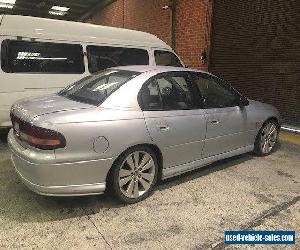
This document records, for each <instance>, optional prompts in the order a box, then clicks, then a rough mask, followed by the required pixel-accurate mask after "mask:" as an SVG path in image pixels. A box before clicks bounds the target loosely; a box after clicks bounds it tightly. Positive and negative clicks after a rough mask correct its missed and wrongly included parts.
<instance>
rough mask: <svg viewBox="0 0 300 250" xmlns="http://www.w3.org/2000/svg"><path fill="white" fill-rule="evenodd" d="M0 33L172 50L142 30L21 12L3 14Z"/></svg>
mask: <svg viewBox="0 0 300 250" xmlns="http://www.w3.org/2000/svg"><path fill="white" fill-rule="evenodd" d="M0 35H1V36H18V37H24V38H36V39H49V40H60V41H72V42H83V43H92V44H94V43H95V44H98V43H101V44H104V43H106V44H115V45H119V46H122V45H132V46H136V47H152V48H161V49H166V50H170V51H171V50H172V49H171V47H170V46H169V45H167V44H166V43H165V42H163V41H162V40H161V39H159V38H158V37H156V36H155V35H152V34H149V33H146V32H142V31H136V30H129V29H124V28H116V27H108V26H101V25H95V24H89V23H80V22H71V21H64V20H56V19H47V18H40V17H30V16H20V15H1V16H0Z"/></svg>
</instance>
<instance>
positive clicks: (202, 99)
mask: <svg viewBox="0 0 300 250" xmlns="http://www.w3.org/2000/svg"><path fill="white" fill-rule="evenodd" d="M11 119H12V124H13V129H12V130H11V131H10V133H9V136H8V143H9V146H10V149H11V152H12V157H11V158H12V162H13V164H14V166H15V169H16V172H17V173H18V175H19V176H20V178H21V180H22V181H23V182H24V184H25V185H26V186H28V187H29V188H30V189H31V190H33V191H35V192H37V193H39V194H43V195H51V196H73V195H74V196H75V195H91V194H100V193H103V192H104V191H105V190H106V189H111V190H112V191H113V193H114V194H115V195H116V196H117V197H118V198H119V199H121V200H122V201H123V202H127V203H133V202H137V201H140V200H142V199H144V198H145V197H147V196H148V195H149V194H150V193H151V191H152V190H153V187H154V185H155V184H156V182H157V180H158V179H166V178H170V177H172V176H176V175H179V174H181V173H184V172H187V171H191V170H193V169H196V168H200V167H202V166H205V165H208V164H210V163H212V162H214V161H217V160H220V159H223V158H227V157H231V156H234V155H238V154H243V153H246V152H251V151H254V152H255V153H256V154H257V155H261V156H264V155H267V154H269V153H271V152H272V150H273V149H274V146H275V144H276V142H277V138H278V133H279V129H280V117H279V113H278V111H277V110H276V109H275V108H274V107H272V106H271V105H268V104H264V103H261V102H257V101H253V100H248V99H247V98H246V97H244V96H242V95H241V94H240V93H239V92H237V91H236V90H235V89H233V88H232V87H231V86H230V85H229V84H228V83H226V82H225V81H224V80H222V79H220V78H218V77H216V76H214V75H212V74H209V73H206V72H202V71H196V70H190V69H185V68H173V67H149V66H128V67H118V68H113V69H107V70H104V71H102V72H99V73H97V74H95V75H91V76H88V77H85V78H83V79H81V80H80V81H78V82H75V83H73V84H71V85H70V86H68V87H67V88H65V89H63V90H62V91H60V92H59V93H58V94H56V95H52V96H43V97H37V98H28V99H23V100H21V101H19V102H17V103H15V104H14V105H13V107H12V109H11Z"/></svg>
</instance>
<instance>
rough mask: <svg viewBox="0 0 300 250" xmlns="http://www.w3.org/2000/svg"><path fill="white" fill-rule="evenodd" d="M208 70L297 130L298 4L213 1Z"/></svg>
mask: <svg viewBox="0 0 300 250" xmlns="http://www.w3.org/2000/svg"><path fill="white" fill-rule="evenodd" d="M213 12H214V14H213V37H212V62H211V68H210V69H211V71H212V72H214V73H215V74H218V75H220V76H221V77H223V78H225V79H227V80H229V81H230V82H231V83H232V84H233V85H234V86H235V87H236V88H237V89H239V90H240V91H241V92H242V93H244V94H245V95H247V96H249V97H250V98H253V99H256V100H260V101H263V102H267V103H270V104H273V105H274V106H276V107H277V108H278V109H279V110H280V112H281V114H282V116H283V118H284V120H285V121H286V122H287V123H291V124H295V125H298V126H299V125H300V67H299V65H300V15H299V13H300V1H299V0H277V1H274V0H252V1H244V0H231V1H230V4H229V2H228V0H216V1H214V8H213Z"/></svg>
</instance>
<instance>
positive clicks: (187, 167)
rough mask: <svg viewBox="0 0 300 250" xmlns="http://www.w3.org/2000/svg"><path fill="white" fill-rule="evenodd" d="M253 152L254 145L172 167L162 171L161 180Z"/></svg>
mask: <svg viewBox="0 0 300 250" xmlns="http://www.w3.org/2000/svg"><path fill="white" fill-rule="evenodd" d="M253 150H254V145H249V146H246V147H242V148H238V149H235V150H232V151H229V152H226V153H222V154H218V155H214V156H210V157H207V158H203V159H200V160H195V161H192V162H188V163H185V164H181V165H178V166H174V167H169V168H165V169H163V170H162V179H163V180H164V179H168V178H171V177H174V176H176V175H180V174H183V173H185V172H188V171H192V170H194V169H197V168H201V167H204V166H207V165H209V164H210V163H212V162H215V161H219V160H222V159H225V158H229V157H232V156H235V155H240V154H244V153H247V152H251V151H253Z"/></svg>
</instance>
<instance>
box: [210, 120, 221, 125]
mask: <svg viewBox="0 0 300 250" xmlns="http://www.w3.org/2000/svg"><path fill="white" fill-rule="evenodd" d="M209 122H210V123H211V124H214V125H217V124H219V123H220V121H218V120H212V121H209Z"/></svg>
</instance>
